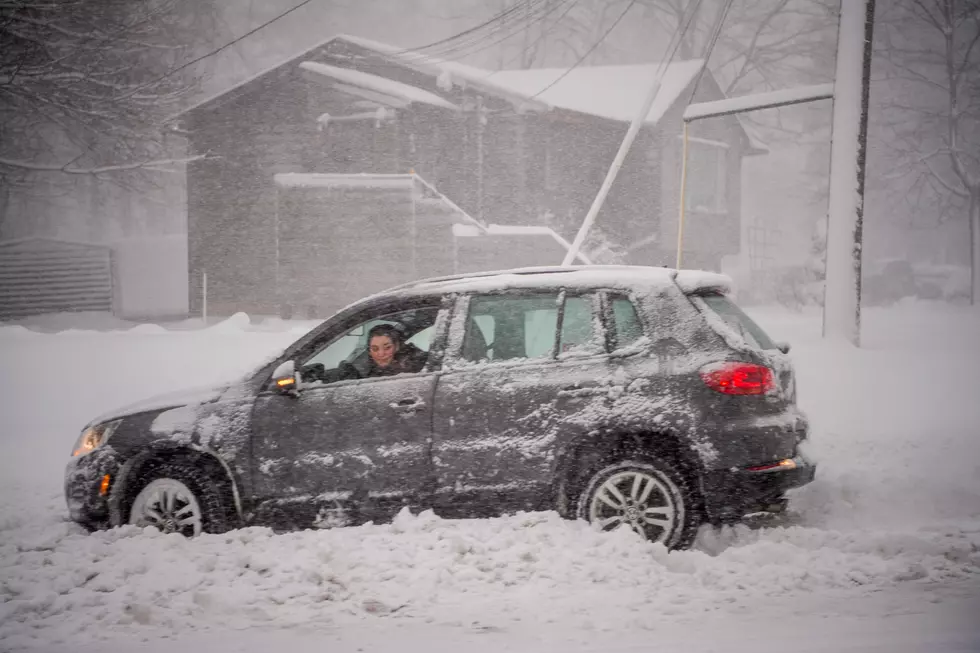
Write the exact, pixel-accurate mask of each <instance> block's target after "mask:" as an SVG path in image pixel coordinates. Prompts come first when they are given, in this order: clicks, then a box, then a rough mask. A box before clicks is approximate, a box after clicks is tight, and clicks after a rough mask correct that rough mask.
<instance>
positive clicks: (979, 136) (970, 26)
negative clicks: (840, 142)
mask: <svg viewBox="0 0 980 653" xmlns="http://www.w3.org/2000/svg"><path fill="white" fill-rule="evenodd" d="M880 24H881V29H880V35H881V36H880V39H879V42H878V44H877V52H876V55H877V56H878V57H879V58H880V64H879V68H881V70H882V73H881V76H880V78H879V79H878V80H876V81H877V85H878V88H879V90H878V94H879V104H880V106H881V115H882V120H881V123H882V128H884V129H886V130H887V138H885V139H883V142H884V143H883V144H884V145H885V146H886V148H887V161H888V166H887V170H888V173H887V177H888V180H889V181H891V182H892V183H904V184H905V185H906V186H907V187H908V189H909V193H908V194H909V195H910V196H911V197H913V198H917V199H918V201H919V203H918V204H917V205H916V206H913V207H911V209H912V210H913V211H929V210H933V211H935V213H936V217H937V218H938V219H939V220H945V219H953V218H956V217H958V218H959V219H964V218H965V220H966V222H967V225H968V228H969V233H970V264H971V270H972V272H971V281H972V283H971V287H972V290H971V301H972V303H974V304H976V303H977V302H978V300H980V0H896V1H895V2H893V3H888V4H886V6H885V7H883V11H882V15H881V21H880Z"/></svg>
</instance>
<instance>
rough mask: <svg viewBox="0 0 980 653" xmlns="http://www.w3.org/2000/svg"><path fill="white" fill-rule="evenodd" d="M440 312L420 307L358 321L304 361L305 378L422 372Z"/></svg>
mask: <svg viewBox="0 0 980 653" xmlns="http://www.w3.org/2000/svg"><path fill="white" fill-rule="evenodd" d="M438 313H439V309H438V308H437V307H434V306H433V307H425V308H416V309H411V310H407V311H399V312H396V313H389V314H385V315H381V316H378V317H372V318H370V319H368V320H365V321H363V322H361V323H359V324H357V325H356V326H354V327H352V328H351V329H349V330H348V331H346V332H344V333H342V334H341V335H340V336H338V337H336V338H334V339H333V340H330V341H329V342H328V343H327V344H326V345H324V346H323V347H321V348H320V349H318V350H316V351H315V352H314V353H313V354H312V355H311V356H308V357H307V358H305V359H302V360H301V361H300V365H299V367H300V369H301V370H302V376H303V381H304V382H308V383H318V382H319V383H334V382H336V381H346V380H351V379H362V378H370V377H380V376H394V375H397V374H413V373H418V372H420V371H422V369H423V368H424V367H425V365H426V362H427V359H428V352H429V348H430V346H431V340H432V337H433V334H434V332H435V322H436V317H437V315H438Z"/></svg>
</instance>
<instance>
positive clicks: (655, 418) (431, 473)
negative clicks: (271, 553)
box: [65, 266, 815, 548]
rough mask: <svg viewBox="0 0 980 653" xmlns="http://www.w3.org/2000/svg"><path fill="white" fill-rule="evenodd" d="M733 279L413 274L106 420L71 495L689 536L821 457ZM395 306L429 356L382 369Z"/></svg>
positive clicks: (86, 507) (244, 511)
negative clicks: (572, 523)
mask: <svg viewBox="0 0 980 653" xmlns="http://www.w3.org/2000/svg"><path fill="white" fill-rule="evenodd" d="M727 293H728V280H727V278H726V277H723V276H719V275H714V274H710V273H705V272H696V271H676V270H669V269H664V268H645V267H626V266H589V267H565V268H530V269H522V270H512V271H504V272H494V273H482V274H471V275H465V276H457V277H451V278H441V279H431V280H426V281H420V282H417V283H413V284H409V285H405V286H400V287H397V288H394V289H392V290H389V291H386V292H382V293H379V294H377V295H374V296H372V297H369V298H367V299H364V300H362V301H360V302H358V303H356V304H354V305H352V306H350V307H348V308H346V309H344V310H343V311H341V312H340V313H339V314H337V315H335V316H334V317H332V318H331V319H329V320H327V321H326V322H324V323H323V324H321V325H320V326H318V327H317V328H315V329H313V330H312V331H311V332H310V333H308V334H307V335H305V336H304V337H303V338H301V339H300V340H299V341H297V342H296V343H294V344H293V345H292V346H291V347H289V348H288V349H287V350H286V351H285V352H283V353H282V354H281V355H280V356H278V357H277V358H275V359H274V360H271V361H269V362H268V363H266V364H264V365H262V366H261V367H259V368H258V369H257V370H255V372H254V373H252V374H250V375H248V376H247V377H246V378H243V379H240V380H238V381H236V382H235V383H232V384H230V385H227V386H224V387H220V388H216V389H213V390H210V391H208V392H204V393H191V394H190V395H187V396H183V397H169V398H167V397H165V398H163V399H162V400H160V401H158V402H150V403H146V404H143V405H141V406H136V407H132V408H130V409H128V410H125V411H121V412H119V413H116V414H112V415H107V416H104V417H103V418H100V419H98V420H96V421H94V422H92V424H91V425H89V426H88V427H87V428H86V429H85V430H84V431H83V433H82V435H81V436H80V437H79V440H78V442H77V444H76V446H75V449H74V452H73V457H72V459H71V461H70V463H69V465H68V470H67V477H66V487H65V489H66V494H67V499H68V507H69V510H70V513H71V516H72V518H73V519H74V520H76V521H78V522H81V523H83V524H86V525H88V526H90V527H104V526H115V525H119V524H125V523H133V524H143V525H154V526H157V527H159V528H161V529H163V530H165V531H168V532H181V533H185V534H188V535H192V534H196V533H199V532H202V531H206V532H220V531H224V530H226V529H230V528H235V527H238V526H243V525H267V526H272V527H274V528H277V529H292V528H310V527H314V528H325V527H332V526H343V525H348V524H355V523H363V522H366V521H369V520H373V521H378V520H384V519H387V518H390V517H392V516H393V515H394V514H395V513H396V512H398V511H399V510H400V509H402V508H403V507H405V506H408V507H410V508H412V509H414V510H421V509H425V508H432V509H434V510H435V511H436V512H437V513H438V514H440V515H443V516H446V517H477V516H491V515H499V514H501V513H505V512H512V511H516V510H551V509H554V510H557V511H558V512H559V513H560V514H561V515H562V516H564V517H568V518H582V519H587V520H589V521H590V522H592V523H594V524H597V525H598V527H601V528H603V529H612V528H615V527H617V526H619V525H628V526H629V527H631V528H633V529H634V530H636V531H637V532H638V533H640V534H641V535H643V536H644V537H646V538H648V539H650V540H652V541H657V542H662V543H664V544H665V545H666V546H668V547H671V548H681V547H686V546H688V545H689V544H690V543H691V541H692V539H693V537H694V534H695V531H696V529H697V527H698V525H699V524H701V523H705V522H709V523H715V524H717V523H724V522H732V521H736V520H738V519H740V518H742V517H743V516H745V515H747V514H749V513H755V512H761V511H778V510H780V509H782V508H783V507H785V504H786V499H785V496H784V495H785V492H786V491H787V490H788V489H790V488H794V487H798V486H801V485H804V484H806V483H808V482H809V481H811V480H812V479H813V476H814V469H815V468H814V466H813V465H812V464H811V463H809V462H808V461H807V460H806V459H805V458H804V457H803V456H802V454H801V453H800V451H799V449H798V447H799V445H800V443H801V441H803V440H804V439H805V438H806V436H807V421H806V419H805V417H804V416H803V415H802V413H801V412H800V411H799V410H798V409H797V407H796V403H795V402H796V396H795V395H796V392H795V384H794V376H793V371H792V368H791V366H790V363H789V360H788V358H787V357H786V355H785V354H786V351H787V347H786V346H785V345H782V346H777V345H776V344H774V343H773V341H772V340H770V339H769V337H768V336H767V335H766V334H765V333H764V332H763V331H762V329H760V328H759V327H758V326H757V325H756V324H755V323H754V322H753V321H752V320H751V319H749V318H748V317H747V316H746V315H745V314H744V313H742V311H741V310H740V309H739V308H738V307H737V306H736V305H735V304H734V303H732V301H731V300H730V299H729V298H728V297H727ZM379 324H388V325H391V326H392V327H394V328H395V329H397V330H398V332H400V333H401V334H403V336H404V339H405V344H406V346H408V345H413V346H414V347H413V351H414V350H415V348H417V349H418V350H420V352H421V356H422V359H421V361H420V362H419V366H420V367H421V370H420V371H413V372H406V373H401V374H396V375H386V376H378V377H373V376H368V375H367V372H368V368H369V365H370V360H369V352H368V351H367V344H368V341H367V339H368V332H369V331H371V330H372V329H374V328H375V327H377V325H379Z"/></svg>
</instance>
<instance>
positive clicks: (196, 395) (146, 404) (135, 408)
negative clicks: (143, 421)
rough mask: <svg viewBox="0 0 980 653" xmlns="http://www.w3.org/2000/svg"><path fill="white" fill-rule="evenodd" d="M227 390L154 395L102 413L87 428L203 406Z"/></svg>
mask: <svg viewBox="0 0 980 653" xmlns="http://www.w3.org/2000/svg"><path fill="white" fill-rule="evenodd" d="M227 389H228V385H227V384H224V385H214V386H200V387H195V388H187V389H185V390H177V391H175V392H167V393H164V394H159V395H154V396H152V397H148V398H147V399H143V400H142V401H137V402H135V403H132V404H128V405H126V406H120V407H119V408H117V409H115V410H111V411H109V412H107V413H103V414H102V415H99V416H98V417H96V418H95V419H94V420H92V421H91V422H90V423H89V425H88V426H92V425H94V424H99V423H101V422H107V421H109V420H113V419H119V418H120V417H126V416H128V415H135V414H137V413H146V412H150V411H153V410H164V409H167V408H176V407H178V406H187V405H190V404H204V403H208V402H212V401H217V399H218V397H220V396H221V394H222V393H223V392H224V391H225V390H227Z"/></svg>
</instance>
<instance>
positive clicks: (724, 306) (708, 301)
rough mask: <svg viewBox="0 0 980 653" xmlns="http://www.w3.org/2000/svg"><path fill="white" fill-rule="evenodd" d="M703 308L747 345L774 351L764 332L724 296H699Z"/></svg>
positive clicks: (770, 340)
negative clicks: (720, 320) (722, 322)
mask: <svg viewBox="0 0 980 653" xmlns="http://www.w3.org/2000/svg"><path fill="white" fill-rule="evenodd" d="M699 299H701V300H702V301H703V302H704V305H705V307H706V308H707V309H708V310H710V311H712V312H713V313H714V314H715V315H717V316H718V317H720V318H721V319H722V321H724V323H725V324H727V325H728V326H729V327H730V328H731V329H733V330H734V331H735V333H737V334H739V335H740V336H742V338H744V339H745V341H746V342H747V343H749V344H750V345H753V346H755V347H758V348H759V349H776V344H775V343H774V342H773V341H772V338H770V337H769V336H768V335H767V334H766V332H765V331H763V330H762V327H760V326H759V325H758V324H756V323H755V322H754V321H753V320H752V318H750V317H749V316H748V315H746V314H745V313H744V312H743V311H742V309H740V308H739V307H738V306H737V305H736V304H735V302H733V301H732V300H730V299H729V298H728V297H725V296H724V295H717V294H710V295H699Z"/></svg>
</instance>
